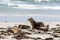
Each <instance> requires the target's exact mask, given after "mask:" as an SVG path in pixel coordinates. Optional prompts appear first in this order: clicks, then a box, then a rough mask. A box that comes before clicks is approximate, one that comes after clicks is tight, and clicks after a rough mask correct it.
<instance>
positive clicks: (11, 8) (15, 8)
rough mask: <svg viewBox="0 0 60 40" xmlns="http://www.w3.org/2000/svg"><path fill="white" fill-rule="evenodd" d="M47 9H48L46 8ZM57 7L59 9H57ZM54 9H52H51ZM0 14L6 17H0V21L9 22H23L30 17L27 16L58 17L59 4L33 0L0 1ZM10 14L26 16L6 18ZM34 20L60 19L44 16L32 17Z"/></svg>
mask: <svg viewBox="0 0 60 40" xmlns="http://www.w3.org/2000/svg"><path fill="white" fill-rule="evenodd" d="M44 7H46V8H44ZM47 7H48V8H47ZM54 7H55V8H54ZM58 7H59V8H58ZM53 8H54V9H53ZM0 14H5V15H6V16H0V21H2V22H3V21H9V22H21V21H22V22H25V21H26V20H27V19H28V18H30V16H28V17H26V16H27V14H28V15H30V14H34V15H35V14H37V15H57V16H59V15H60V2H59V0H58V1H56V2H55V1H54V0H53V1H50V2H47V1H43V2H35V1H34V0H29V1H28V0H0ZM12 14H19V15H26V16H14V17H13V16H7V15H12ZM33 18H34V19H36V20H37V19H38V21H45V22H48V21H60V17H46V16H34V17H33Z"/></svg>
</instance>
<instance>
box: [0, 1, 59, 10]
mask: <svg viewBox="0 0 60 40" xmlns="http://www.w3.org/2000/svg"><path fill="white" fill-rule="evenodd" d="M47 1H49V0H47ZM59 4H60V3H59V2H58V3H57V2H46V1H44V2H41V0H39V1H37V0H0V6H1V5H4V6H6V7H9V8H17V9H60V5H59Z"/></svg>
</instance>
